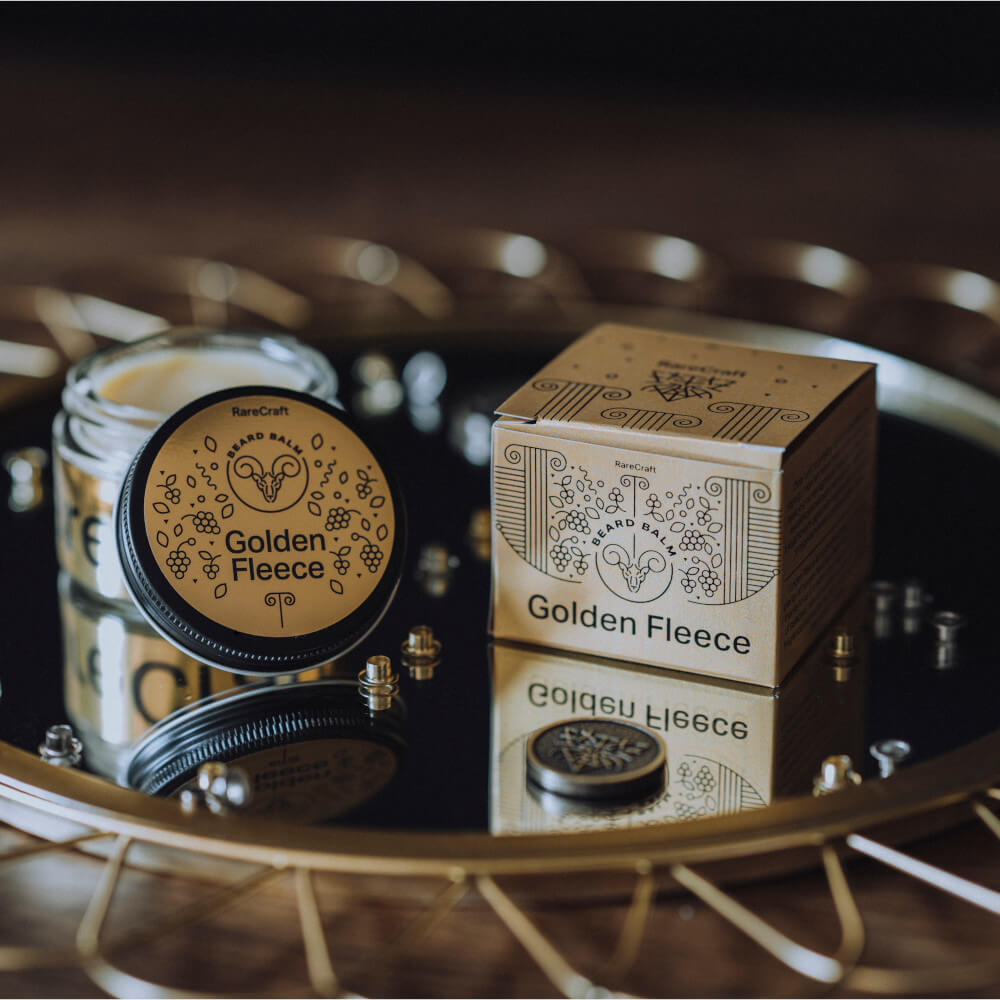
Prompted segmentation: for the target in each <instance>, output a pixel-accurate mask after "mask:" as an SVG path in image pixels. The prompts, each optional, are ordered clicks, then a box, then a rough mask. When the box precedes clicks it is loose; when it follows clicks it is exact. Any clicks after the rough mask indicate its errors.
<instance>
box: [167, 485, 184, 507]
mask: <svg viewBox="0 0 1000 1000" xmlns="http://www.w3.org/2000/svg"><path fill="white" fill-rule="evenodd" d="M163 498H164V500H169V501H170V502H171V503H172V504H179V503H180V502H181V491H180V490H179V489H177V487H176V486H168V487H167V488H166V489H165V490H164V491H163Z"/></svg>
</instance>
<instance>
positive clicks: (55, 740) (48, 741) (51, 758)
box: [38, 725, 83, 767]
mask: <svg viewBox="0 0 1000 1000" xmlns="http://www.w3.org/2000/svg"><path fill="white" fill-rule="evenodd" d="M38 756H39V757H41V758H42V760H44V761H48V763H50V764H55V765H56V766H57V767H77V766H78V765H79V763H80V761H81V759H82V757H83V744H82V743H81V742H80V741H79V740H78V739H77V738H76V736H75V735H74V734H73V728H72V726H67V725H59V726H49V728H48V729H46V730H45V742H44V743H41V744H39V747H38Z"/></svg>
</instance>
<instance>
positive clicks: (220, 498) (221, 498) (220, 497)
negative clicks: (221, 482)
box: [215, 493, 229, 503]
mask: <svg viewBox="0 0 1000 1000" xmlns="http://www.w3.org/2000/svg"><path fill="white" fill-rule="evenodd" d="M228 499H229V494H228V493H216V494H215V502H216V503H225V502H226V501H227V500H228Z"/></svg>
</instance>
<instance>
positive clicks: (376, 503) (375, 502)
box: [368, 496, 385, 510]
mask: <svg viewBox="0 0 1000 1000" xmlns="http://www.w3.org/2000/svg"><path fill="white" fill-rule="evenodd" d="M384 503H385V497H383V496H377V497H372V498H371V500H369V501H368V506H369V507H374V508H375V509H376V510H377V509H378V508H379V507H381V506H382V505H383V504H384Z"/></svg>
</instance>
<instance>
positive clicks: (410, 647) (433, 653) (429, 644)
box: [400, 625, 441, 681]
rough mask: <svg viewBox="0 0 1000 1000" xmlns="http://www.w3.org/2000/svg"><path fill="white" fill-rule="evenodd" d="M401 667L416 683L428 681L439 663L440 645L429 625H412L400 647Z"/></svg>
mask: <svg viewBox="0 0 1000 1000" xmlns="http://www.w3.org/2000/svg"><path fill="white" fill-rule="evenodd" d="M400 652H401V653H402V655H403V665H404V666H405V667H406V668H407V669H408V670H409V671H410V676H411V677H412V678H413V679H414V680H416V681H426V680H430V679H431V678H432V677H433V676H434V670H435V668H436V667H437V665H438V664H439V663H440V662H441V643H440V642H438V640H437V639H435V638H434V630H433V629H432V628H431V627H430V626H429V625H414V626H413V628H411V629H410V633H409V635H408V636H407V637H406V639H405V641H404V642H403V645H402V646H401V647H400Z"/></svg>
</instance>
